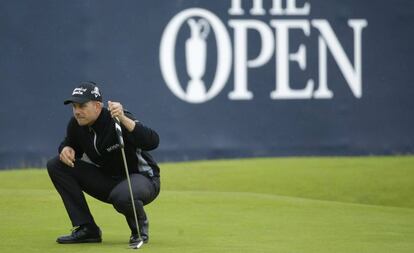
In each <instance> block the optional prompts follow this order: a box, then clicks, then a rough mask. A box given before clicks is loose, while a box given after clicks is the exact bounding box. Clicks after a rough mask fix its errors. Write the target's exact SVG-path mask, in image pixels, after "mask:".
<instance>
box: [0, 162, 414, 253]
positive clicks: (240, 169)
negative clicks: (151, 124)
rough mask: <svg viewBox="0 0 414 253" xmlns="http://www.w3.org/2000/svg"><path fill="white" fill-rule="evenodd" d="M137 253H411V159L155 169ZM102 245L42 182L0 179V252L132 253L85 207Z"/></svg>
mask: <svg viewBox="0 0 414 253" xmlns="http://www.w3.org/2000/svg"><path fill="white" fill-rule="evenodd" d="M161 166H162V191H161V194H160V196H159V198H158V199H157V200H156V201H155V202H154V203H153V204H151V205H149V206H148V208H147V210H148V214H149V218H150V222H151V223H150V224H151V225H150V231H151V234H150V235H151V238H150V243H149V244H148V245H144V246H143V247H142V248H141V249H140V251H145V252H172V253H174V252H180V253H181V252H226V253H227V252H237V253H240V252H258V253H259V252H292V253H293V252H295V253H298V252H304V253H305V252H315V253H325V252H326V253H327V252H330V253H341V252H343V253H353V252H372V253H381V252H393V253H394V252H407V253H408V252H414V209H413V208H414V198H413V197H412V195H413V193H414V157H412V156H408V157H365V158H363V157H360V158H266V159H246V160H220V161H205V162H187V163H174V164H162V165H161ZM88 202H89V204H90V208H91V210H92V213H93V214H94V216H95V219H96V221H97V223H98V224H99V225H100V226H101V229H102V230H103V239H104V242H103V243H102V244H84V245H58V244H56V243H55V242H54V240H55V238H56V237H57V236H58V235H62V234H65V233H69V232H70V231H69V229H70V223H69V220H68V218H67V215H66V213H65V210H64V208H63V204H62V203H61V200H60V198H59V196H58V195H57V193H56V192H55V190H54V189H53V186H52V184H51V183H50V182H49V178H48V175H47V172H46V171H45V170H40V169H37V170H36V169H31V170H13V171H3V172H0V220H1V223H0V236H1V243H0V252H25V253H28V252H100V253H101V252H123V251H126V252H128V251H129V252H130V251H131V250H129V249H128V248H127V240H128V237H129V231H128V228H127V225H126V223H125V221H124V219H123V217H122V216H121V215H120V214H118V213H116V211H115V210H114V209H113V208H112V207H111V206H110V205H107V204H103V203H100V202H98V201H96V200H94V199H92V198H88Z"/></svg>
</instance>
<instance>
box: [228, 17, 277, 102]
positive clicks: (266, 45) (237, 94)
mask: <svg viewBox="0 0 414 253" xmlns="http://www.w3.org/2000/svg"><path fill="white" fill-rule="evenodd" d="M229 26H230V27H232V28H234V41H235V46H234V57H235V59H234V90H233V91H232V92H230V94H229V98H230V99H233V100H240V99H246V100H248V99H252V98H253V93H252V92H250V91H248V89H247V81H248V75H247V68H257V67H260V66H263V65H264V64H265V63H267V62H268V61H269V60H270V58H271V57H272V54H273V52H274V43H273V33H272V31H271V30H270V28H269V27H268V26H267V25H266V24H265V23H263V22H261V21H258V20H230V21H229ZM248 29H252V30H256V31H258V32H259V34H260V37H261V42H262V46H261V52H260V54H259V56H258V57H257V58H256V59H253V60H248V59H247V51H248V50H247V30H248Z"/></svg>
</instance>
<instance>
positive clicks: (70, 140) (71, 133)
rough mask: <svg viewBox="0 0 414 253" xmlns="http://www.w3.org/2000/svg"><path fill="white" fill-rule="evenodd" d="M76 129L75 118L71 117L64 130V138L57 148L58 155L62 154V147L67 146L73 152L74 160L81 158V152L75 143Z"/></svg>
mask: <svg viewBox="0 0 414 253" xmlns="http://www.w3.org/2000/svg"><path fill="white" fill-rule="evenodd" d="M76 127H77V122H76V120H75V118H73V117H72V118H71V119H70V121H69V123H68V126H67V128H66V136H65V138H64V139H63V141H62V142H61V143H60V145H59V148H58V152H59V154H60V152H62V149H63V148H64V147H66V146H69V147H71V148H73V149H74V150H75V157H76V158H80V157H82V155H83V150H82V148H81V147H80V145H79V142H78V141H77V136H76Z"/></svg>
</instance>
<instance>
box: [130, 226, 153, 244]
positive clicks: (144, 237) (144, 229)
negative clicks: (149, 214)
mask: <svg viewBox="0 0 414 253" xmlns="http://www.w3.org/2000/svg"><path fill="white" fill-rule="evenodd" d="M138 223H139V233H140V235H141V239H142V241H143V242H144V243H148V241H149V234H148V232H149V222H148V220H139V221H138ZM135 231H136V230H135ZM138 242H139V238H138V234H137V233H134V232H133V231H132V233H131V237H130V238H129V244H130V245H131V244H136V243H138Z"/></svg>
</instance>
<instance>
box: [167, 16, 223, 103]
mask: <svg viewBox="0 0 414 253" xmlns="http://www.w3.org/2000/svg"><path fill="white" fill-rule="evenodd" d="M195 17H201V18H200V19H198V20H196V19H195ZM185 22H186V24H187V25H188V27H189V29H190V31H191V37H190V38H188V39H187V41H186V45H185V52H186V61H187V62H186V63H187V72H188V75H189V76H190V78H191V79H190V81H189V82H188V86H187V89H186V91H184V89H183V88H182V86H181V84H180V83H179V81H178V77H177V70H176V65H175V46H176V41H177V34H178V31H179V29H180V27H181V26H182V25H183V24H184V23H185ZM210 27H211V29H210ZM210 30H212V31H213V32H214V34H215V38H216V45H217V72H216V75H215V77H214V81H213V83H212V84H211V87H210V89H209V90H208V91H207V90H206V88H205V87H206V86H205V84H204V82H203V81H202V77H203V75H204V72H205V65H206V60H207V49H206V40H207V37H208V35H209V33H210ZM160 63H161V71H162V73H163V76H164V78H165V81H166V83H167V85H168V87H169V88H170V89H171V91H172V92H173V93H174V95H176V96H177V97H179V98H180V99H182V100H184V101H187V102H190V103H203V102H206V101H208V100H210V99H212V98H213V97H215V96H216V95H217V94H218V93H219V92H220V91H221V90H222V89H223V88H224V86H225V84H226V82H227V79H228V77H229V74H230V71H231V43H230V37H229V35H228V33H227V30H226V27H225V26H224V25H223V23H222V22H221V21H220V19H218V18H217V16H215V15H214V14H213V13H211V12H209V11H207V10H204V9H199V8H194V9H188V10H185V11H183V12H181V13H180V14H178V15H177V16H175V17H174V18H173V19H172V20H171V22H170V23H169V24H168V25H167V27H166V28H165V31H164V34H163V37H162V39H161V46H160Z"/></svg>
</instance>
